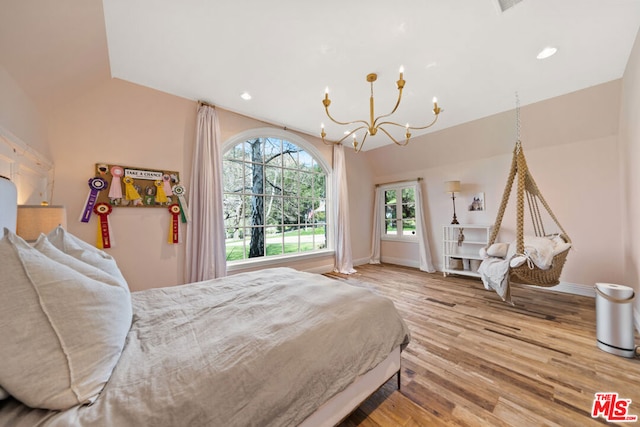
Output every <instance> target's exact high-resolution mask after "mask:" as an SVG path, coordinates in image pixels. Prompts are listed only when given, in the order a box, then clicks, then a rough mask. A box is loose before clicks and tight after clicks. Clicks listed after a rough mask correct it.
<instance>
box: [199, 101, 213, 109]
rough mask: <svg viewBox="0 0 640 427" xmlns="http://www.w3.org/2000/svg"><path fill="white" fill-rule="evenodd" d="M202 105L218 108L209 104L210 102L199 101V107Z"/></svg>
mask: <svg viewBox="0 0 640 427" xmlns="http://www.w3.org/2000/svg"><path fill="white" fill-rule="evenodd" d="M200 105H206V106H207V107H212V108H216V106H215V105H213V104H209V103H208V102H205V101H200V100H198V106H200Z"/></svg>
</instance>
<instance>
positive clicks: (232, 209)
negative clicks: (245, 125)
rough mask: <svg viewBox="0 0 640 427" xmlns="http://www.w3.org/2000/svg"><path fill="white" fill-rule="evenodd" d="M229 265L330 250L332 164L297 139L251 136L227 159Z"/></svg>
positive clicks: (230, 146)
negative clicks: (329, 183)
mask: <svg viewBox="0 0 640 427" xmlns="http://www.w3.org/2000/svg"><path fill="white" fill-rule="evenodd" d="M223 168H224V171H223V174H224V176H223V182H224V221H225V230H226V239H225V242H226V255H227V261H228V262H231V263H233V262H241V261H245V260H248V259H254V258H262V259H264V258H267V257H280V256H285V255H288V256H296V255H302V254H310V253H314V252H321V251H324V250H325V249H326V248H327V242H328V241H329V239H328V238H327V234H328V233H327V232H328V228H327V226H328V224H327V204H328V195H327V185H328V178H329V176H330V175H329V172H328V166H327V165H326V164H325V163H324V161H323V159H322V158H321V157H320V156H319V155H318V154H317V153H316V152H315V148H314V147H313V146H312V145H310V144H308V143H306V142H305V141H304V140H302V139H301V138H296V137H295V136H294V135H291V134H287V133H283V132H275V134H274V132H273V130H270V131H269V133H262V132H261V131H255V132H249V133H248V135H247V134H245V135H244V136H243V135H241V136H239V137H238V138H234V139H232V140H231V141H229V142H227V143H226V144H225V147H224V158H223Z"/></svg>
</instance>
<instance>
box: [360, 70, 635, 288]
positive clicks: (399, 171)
mask: <svg viewBox="0 0 640 427" xmlns="http://www.w3.org/2000/svg"><path fill="white" fill-rule="evenodd" d="M620 88H621V81H619V80H618V81H613V82H609V83H605V84H603V85H598V86H594V87H592V88H588V89H585V90H582V91H579V92H574V93H572V94H568V95H564V96H561V97H558V98H554V99H551V100H547V101H542V102H539V103H536V104H532V105H528V106H523V107H522V108H521V123H522V134H521V140H522V142H523V147H524V150H525V156H526V158H527V162H528V165H529V169H530V171H531V172H532V174H533V177H534V179H535V180H536V182H537V184H538V187H539V188H540V190H541V192H542V194H543V196H544V198H545V199H546V200H547V202H548V203H549V205H550V207H551V209H552V210H553V212H554V213H555V215H556V217H557V218H558V220H559V221H560V223H561V224H562V226H563V227H564V228H565V230H566V231H567V233H568V234H569V236H570V237H571V238H572V240H573V243H574V249H573V250H572V251H571V253H570V254H569V257H568V260H567V264H566V265H565V268H564V270H563V274H562V276H561V281H563V282H567V283H576V284H581V285H584V286H585V287H591V286H593V284H594V283H595V282H596V281H611V282H616V281H620V280H622V278H623V273H622V271H623V259H624V255H623V245H622V225H621V221H622V210H621V206H622V191H621V189H620V184H619V182H620V181H619V163H618V121H619V115H618V111H619V105H620ZM515 129H516V116H515V111H509V112H505V113H501V114H497V115H494V116H490V117H487V118H484V119H480V120H477V121H475V122H470V123H466V124H463V125H460V126H456V127H454V128H449V129H445V130H442V131H439V132H435V133H433V134H429V135H426V136H423V137H419V138H416V139H415V140H414V141H412V142H411V143H410V145H409V146H407V147H397V146H389V147H384V148H380V149H377V150H373V151H371V152H367V153H366V156H367V159H368V160H369V161H370V163H371V165H372V166H371V167H372V170H373V173H374V175H375V182H376V183H382V182H387V181H394V180H398V179H413V178H416V177H420V176H421V177H423V178H425V181H424V189H425V197H426V204H427V206H425V208H426V210H427V212H428V215H427V223H428V227H429V230H430V236H431V242H430V243H431V250H432V253H433V254H434V263H435V264H436V266H438V267H440V268H441V263H442V262H441V259H440V255H441V245H442V226H443V225H445V224H448V223H450V222H451V217H452V206H451V195H450V194H447V193H445V192H444V182H445V181H448V180H459V181H461V183H462V192H461V193H460V194H459V195H458V197H457V199H456V211H457V214H458V220H459V221H460V222H461V223H475V224H492V223H493V222H494V220H495V216H496V213H497V210H498V207H499V204H500V201H501V199H502V194H503V190H504V186H505V184H506V180H507V175H508V172H509V167H510V163H511V155H512V150H513V148H514V144H515V139H516V132H515ZM477 192H484V193H485V205H486V211H485V212H484V213H480V212H468V211H467V210H466V206H467V204H468V203H469V202H470V200H471V198H472V197H473V195H474V194H475V193H477ZM514 209H515V195H512V196H511V201H510V205H509V208H508V210H507V212H506V213H505V217H504V219H503V222H502V228H501V230H502V231H501V235H500V236H499V239H500V240H502V241H510V240H511V239H513V236H514V232H513V230H514V229H515V222H516V217H515V211H514ZM527 221H529V220H528V219H527ZM545 224H547V222H545ZM552 224H553V223H551V225H552ZM546 231H547V232H550V230H548V229H547V230H546ZM554 231H555V230H554ZM414 246H415V245H413V246H412V245H410V244H409V245H407V244H399V243H396V244H388V243H386V242H383V244H382V257H383V259H384V258H385V257H387V258H390V259H394V260H396V261H398V260H399V261H403V260H404V263H406V264H407V265H412V264H415V263H416V262H417V250H416V249H415V247H414Z"/></svg>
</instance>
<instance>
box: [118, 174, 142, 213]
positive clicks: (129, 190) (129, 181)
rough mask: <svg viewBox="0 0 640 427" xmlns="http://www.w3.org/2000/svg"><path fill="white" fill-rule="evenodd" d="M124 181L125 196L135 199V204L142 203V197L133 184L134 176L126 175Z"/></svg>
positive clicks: (128, 198)
mask: <svg viewBox="0 0 640 427" xmlns="http://www.w3.org/2000/svg"><path fill="white" fill-rule="evenodd" d="M122 182H124V198H125V199H127V200H131V201H133V206H136V205H142V197H140V193H138V190H136V188H135V187H134V186H133V178H131V177H130V176H125V177H124V178H123V180H122Z"/></svg>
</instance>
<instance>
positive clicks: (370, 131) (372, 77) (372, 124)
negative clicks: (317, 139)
mask: <svg viewBox="0 0 640 427" xmlns="http://www.w3.org/2000/svg"><path fill="white" fill-rule="evenodd" d="M403 73H404V68H403V67H400V78H399V79H398V81H397V82H396V84H397V85H398V100H397V101H396V105H395V107H393V110H391V112H390V113H388V114H384V115H381V116H378V117H375V113H374V100H373V82H375V81H376V80H377V79H378V75H377V74H376V73H371V74H368V75H367V81H368V82H369V83H370V84H371V97H370V98H369V121H368V122H367V121H365V120H354V121H351V122H340V121H338V120H336V119H334V118H333V117H331V114H330V113H329V105H331V100H330V99H329V88H327V89H326V90H325V93H324V99H323V100H322V105H324V110H325V112H326V113H327V116H328V117H329V118H330V119H331V121H332V122H334V123H337V124H339V125H344V126H349V125H357V124H361V125H360V126H358V127H356V128H355V129H353V130H350V131H347V132H345V136H344V137H342V139H340V140H339V141H336V142H327V141H325V137H326V136H327V134H326V133H325V131H324V124H322V125H321V131H320V136H321V137H322V142H324V143H325V144H329V145H331V144H341V143H342V141H344V140H345V139H347V138H348V137H350V136H351V137H352V138H353V149H354V150H355V151H356V152H359V151H360V150H362V147H363V146H364V142H365V141H366V139H367V136H368V135H371V136H373V135H375V134H377V133H378V131H379V130H380V131H382V132H383V133H384V134H386V135H387V136H388V137H389V138H390V139H391V140H392V141H393V142H394V143H395V144H397V145H400V146H405V145H407V144H408V143H409V139H410V138H411V132H410V131H411V130H422V129H427V128H429V127H431V126H433V125H434V124H435V122H436V120H438V115H439V114H440V107H438V100H437V98H435V97H434V98H433V114H434V115H435V117H434V118H433V121H432V122H431V123H429V124H428V125H426V126H420V127H415V126H409V124H408V123H407V124H406V125H401V124H399V123H394V122H390V121H383V122H381V121H380V120H381V119H384V118H386V117H389V116H390V115H392V114H393V113H395V112H396V110H397V109H398V106H399V105H400V101H401V99H402V89H403V88H404V84H405V80H404V79H403V78H402V77H403ZM384 126H398V127H404V128H405V135H404V136H405V139H404V140H401V141H398V140H396V139H395V138H394V137H393V136H392V135H391V134H390V133H389V132H388V131H387V130H386V129H385V128H384ZM362 129H366V132H365V133H364V136H363V137H362V141H361V142H358V140H357V134H356V133H357V132H358V131H359V130H362Z"/></svg>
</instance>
